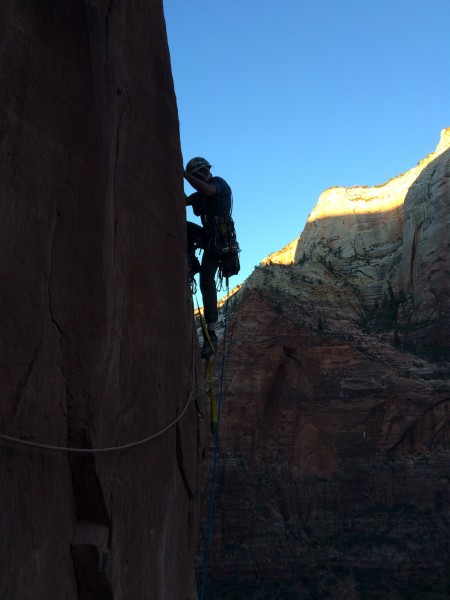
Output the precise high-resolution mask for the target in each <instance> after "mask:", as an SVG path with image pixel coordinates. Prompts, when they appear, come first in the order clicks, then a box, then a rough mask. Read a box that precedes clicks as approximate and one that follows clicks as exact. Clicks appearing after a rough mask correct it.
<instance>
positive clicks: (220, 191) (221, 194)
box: [206, 177, 231, 219]
mask: <svg viewBox="0 0 450 600" xmlns="http://www.w3.org/2000/svg"><path fill="white" fill-rule="evenodd" d="M208 183H210V184H212V185H213V186H214V187H215V188H216V195H215V196H210V197H209V198H208V199H207V200H206V217H207V219H208V217H224V216H227V215H229V214H230V212H231V188H230V186H229V185H228V183H227V182H226V181H225V179H222V177H213V178H212V179H210V180H209V181H208Z"/></svg>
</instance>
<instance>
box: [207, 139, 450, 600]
mask: <svg viewBox="0 0 450 600" xmlns="http://www.w3.org/2000/svg"><path fill="white" fill-rule="evenodd" d="M449 172H450V154H449V151H448V150H444V151H441V152H440V154H439V156H436V157H434V158H432V160H431V161H430V162H429V164H428V165H425V166H424V165H422V168H421V169H420V173H418V174H416V178H411V180H410V182H409V185H408V188H407V189H406V190H405V191H404V193H403V198H404V203H403V202H402V203H401V204H400V205H398V206H396V207H393V208H391V209H390V210H388V209H387V208H386V206H385V209H384V210H382V211H371V212H368V213H366V214H364V213H363V212H355V213H353V214H348V213H347V214H341V215H335V216H328V217H327V216H326V214H322V215H321V217H320V220H319V222H317V219H314V218H313V216H314V215H312V217H311V222H310V223H309V224H308V225H307V228H306V229H305V232H304V233H303V234H302V236H301V238H300V240H299V243H298V248H297V257H298V259H297V260H298V262H297V263H296V264H293V265H283V264H280V265H276V264H274V265H272V266H265V267H260V268H258V269H256V271H255V272H254V273H253V275H252V276H251V277H250V278H249V280H248V281H247V282H246V284H245V285H244V287H243V288H242V290H240V292H239V294H238V295H237V297H236V298H235V299H234V306H233V314H232V316H231V319H230V326H229V331H230V334H229V353H228V356H227V366H226V370H225V372H226V381H225V386H224V389H225V403H224V406H223V416H222V433H221V439H222V447H221V463H220V471H219V477H218V481H219V486H218V491H217V502H216V514H215V521H214V528H213V531H214V535H213V541H212V550H211V557H212V563H211V572H210V586H211V587H210V589H211V590H214V593H215V594H216V595H215V596H214V597H217V598H228V597H231V596H230V594H231V593H232V591H233V589H234V588H233V585H235V586H236V589H240V590H241V594H242V597H248V598H275V597H276V598H278V597H279V598H317V597H323V598H325V597H329V598H351V599H360V598H361V599H362V598H371V599H373V598H380V599H386V598H407V597H411V594H413V593H416V592H417V593H418V592H424V593H426V592H430V593H431V592H433V593H436V594H444V595H443V596H439V595H438V596H436V597H439V598H440V597H445V594H447V593H448V586H449V583H450V582H449V579H448V568H449V559H450V546H449V539H450V537H449V525H448V524H449V520H450V512H449V506H450V504H449V501H450V483H449V476H448V475H449V467H450V445H449V444H450V426H449V423H450V420H449V417H450V415H449V407H450V405H449V401H450V383H449V382H450V363H449V348H450V347H449V344H450V335H449V333H448V332H449V323H450V313H449V310H448V297H449V291H450V290H449V285H450V284H449V281H450V280H449V278H448V274H449V253H448V248H449V243H450V237H449V236H450V227H449V225H450V223H449V202H450V196H449V188H448V177H449ZM394 184H395V182H394V183H393V185H394ZM358 191H359V190H355V191H352V190H350V193H353V194H355V196H356V195H357V194H358ZM339 193H341V192H339ZM369 193H370V190H369V191H367V194H369ZM314 221H316V223H314ZM269 258H270V257H269ZM236 582H237V583H236ZM227 594H228V595H227ZM258 594H260V595H258ZM424 597H425V596H424Z"/></svg>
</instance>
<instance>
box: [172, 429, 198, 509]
mask: <svg viewBox="0 0 450 600" xmlns="http://www.w3.org/2000/svg"><path fill="white" fill-rule="evenodd" d="M175 429H176V450H177V463H178V468H179V469H180V475H181V478H182V480H183V483H184V487H185V488H186V492H187V495H188V497H189V498H193V496H194V494H193V492H192V489H191V486H190V485H189V481H188V476H187V473H186V471H185V468H184V458H183V448H182V444H181V431H180V427H179V425H178V423H177V424H176V428H175Z"/></svg>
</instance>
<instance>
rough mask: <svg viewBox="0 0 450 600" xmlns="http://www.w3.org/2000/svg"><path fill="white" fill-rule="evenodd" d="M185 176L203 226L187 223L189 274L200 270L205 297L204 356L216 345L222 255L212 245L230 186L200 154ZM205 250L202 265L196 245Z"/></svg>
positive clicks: (225, 209)
mask: <svg viewBox="0 0 450 600" xmlns="http://www.w3.org/2000/svg"><path fill="white" fill-rule="evenodd" d="M183 177H184V178H185V179H186V181H187V182H188V183H189V184H190V185H191V186H192V187H193V188H194V189H195V190H196V191H195V193H194V194H191V195H190V196H186V206H192V208H193V211H194V214H195V215H196V216H199V217H200V218H201V222H202V227H201V226H200V225H196V224H195V223H191V222H189V221H188V223H187V238H188V255H189V269H190V275H191V276H193V275H195V274H196V273H198V272H199V273H200V291H201V293H202V298H203V307H204V311H205V313H204V314H205V321H206V326H207V330H208V335H209V338H210V340H211V344H210V343H209V341H208V339H206V338H205V335H203V337H204V340H203V346H202V350H201V355H202V358H207V357H208V356H211V354H213V353H214V352H215V351H216V349H217V344H218V340H217V335H216V323H217V317H218V311H217V290H216V281H215V276H216V272H217V269H218V268H219V262H220V257H219V255H218V254H217V252H216V251H215V250H214V249H213V248H212V245H213V244H212V240H213V239H214V236H215V225H216V217H221V216H228V217H229V216H230V213H231V188H230V186H229V185H228V183H227V182H226V181H225V180H224V179H222V178H221V177H217V176H213V175H212V174H211V165H210V164H209V162H208V161H207V160H206V159H204V158H201V157H195V158H192V159H191V160H190V161H189V162H188V163H187V165H186V170H185V171H184V174H183ZM196 248H202V249H203V250H204V253H203V259H202V263H201V265H200V263H199V261H198V259H197V257H196V256H195V249H196Z"/></svg>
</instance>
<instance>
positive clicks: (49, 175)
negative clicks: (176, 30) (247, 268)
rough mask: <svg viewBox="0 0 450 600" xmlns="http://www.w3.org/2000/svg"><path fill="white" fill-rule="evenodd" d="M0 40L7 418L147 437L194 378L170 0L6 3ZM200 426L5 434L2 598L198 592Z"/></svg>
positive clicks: (1, 316) (71, 599) (24, 426)
mask: <svg viewBox="0 0 450 600" xmlns="http://www.w3.org/2000/svg"><path fill="white" fill-rule="evenodd" d="M0 39H1V45H0V77H1V86H0V189H1V205H0V213H1V215H0V223H1V236H0V250H1V255H2V261H1V267H0V278H1V292H0V332H1V335H0V338H1V339H0V398H1V403H0V432H1V433H3V434H7V435H11V436H16V437H21V438H24V439H28V440H35V441H40V442H45V443H48V444H52V445H62V446H67V445H69V446H83V447H96V448H98V447H110V446H116V445H120V444H126V443H128V442H133V441H136V440H139V439H141V438H145V437H147V436H149V435H151V434H153V433H155V432H157V431H158V430H160V429H162V428H163V427H165V426H166V425H167V424H168V423H170V422H171V421H172V420H173V419H175V417H176V416H177V414H179V413H180V411H181V409H182V408H183V407H184V405H185V403H186V401H187V399H188V396H189V392H190V389H191V388H192V386H193V383H194V385H196V383H195V381H194V379H193V375H194V374H193V361H192V350H193V328H192V316H191V315H192V312H191V311H192V305H190V304H189V302H187V298H188V297H189V290H188V285H187V272H186V265H185V262H186V261H185V256H184V252H185V217H184V207H183V206H182V205H181V203H180V202H179V198H180V197H181V195H182V178H181V169H182V162H181V154H180V147H179V133H178V116H177V108H176V102H175V95H174V89H173V82H172V76H171V71H170V62H169V53H168V48H167V40H166V33H165V24H164V18H163V12H162V2H161V1H159V0H145V1H144V0H128V1H126V0H124V1H122V2H111V1H110V0H97V1H95V2H93V1H91V0H84V1H83V0H76V1H75V0H65V1H64V2H61V1H60V0H46V1H45V2H44V1H42V2H41V1H39V2H19V1H16V0H5V1H3V2H2V3H1V6H0ZM174 339H176V341H177V343H176V344H174V343H173V340H174ZM174 374H176V377H174ZM200 438H201V436H200V432H199V430H198V426H197V422H196V411H195V406H194V404H193V403H191V405H190V406H189V408H188V410H187V412H186V414H185V415H184V416H183V418H182V419H181V420H180V421H179V423H178V424H177V426H174V427H172V428H171V429H170V430H169V431H167V432H166V433H165V434H164V435H162V436H160V437H158V438H157V439H155V440H153V441H151V442H149V443H147V444H145V445H143V446H140V447H137V448H133V449H130V450H126V451H123V452H119V453H113V454H96V455H82V456H80V455H67V454H66V453H57V452H51V451H47V450H38V449H33V448H28V447H25V446H18V445H13V444H8V443H5V442H0V456H1V459H0V482H1V483H0V558H1V565H2V567H1V578H0V597H1V598H2V599H3V598H5V599H8V600H14V599H15V600H49V599H53V598H54V599H58V600H60V599H61V600H62V599H64V600H75V599H77V598H78V599H81V598H83V600H86V599H96V600H98V599H99V598H102V599H114V600H116V599H120V600H136V599H137V598H158V599H159V600H161V599H167V600H174V599H176V600H178V599H182V600H186V599H188V598H189V599H191V598H194V597H195V592H194V581H193V553H194V540H195V529H196V514H197V494H198V480H199V472H198V453H199V444H200V441H199V439H200Z"/></svg>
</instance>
